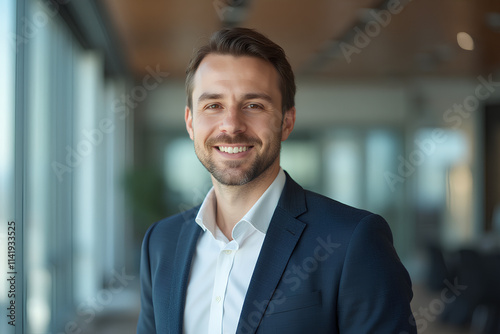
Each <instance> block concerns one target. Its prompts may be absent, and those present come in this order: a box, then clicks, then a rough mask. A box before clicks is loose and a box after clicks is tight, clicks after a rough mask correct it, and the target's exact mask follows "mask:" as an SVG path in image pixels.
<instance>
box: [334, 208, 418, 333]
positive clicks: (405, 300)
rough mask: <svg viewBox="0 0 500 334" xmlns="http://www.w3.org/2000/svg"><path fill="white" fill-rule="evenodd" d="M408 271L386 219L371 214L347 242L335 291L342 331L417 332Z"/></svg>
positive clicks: (361, 222)
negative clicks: (400, 258)
mask: <svg viewBox="0 0 500 334" xmlns="http://www.w3.org/2000/svg"><path fill="white" fill-rule="evenodd" d="M412 297H413V292H412V289H411V280H410V277H409V275H408V272H407V271H406V269H405V268H404V266H403V264H402V263H401V261H400V260H399V257H398V255H397V253H396V251H395V249H394V247H393V243H392V234H391V231H390V229H389V226H388V224H387V223H386V221H385V220H384V219H383V218H382V217H380V216H378V215H374V214H371V215H369V216H367V217H365V218H364V219H363V220H361V221H360V222H359V223H358V225H357V227H356V228H355V230H354V232H353V234H352V237H351V240H350V242H349V245H348V248H347V253H346V257H345V262H344V265H343V269H342V277H341V280H340V287H339V295H338V298H339V300H338V317H339V318H338V321H339V328H340V332H341V333H345V334H364V333H395V334H416V333H417V330H416V326H415V322H414V320H413V316H412V312H411V308H410V301H411V299H412Z"/></svg>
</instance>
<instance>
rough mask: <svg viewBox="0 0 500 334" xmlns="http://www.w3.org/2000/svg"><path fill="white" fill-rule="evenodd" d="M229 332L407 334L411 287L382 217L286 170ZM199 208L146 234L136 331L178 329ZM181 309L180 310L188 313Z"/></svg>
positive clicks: (197, 231)
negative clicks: (312, 187) (308, 185)
mask: <svg viewBox="0 0 500 334" xmlns="http://www.w3.org/2000/svg"><path fill="white" fill-rule="evenodd" d="M286 176H287V180H286V184H285V187H284V189H283V192H282V194H281V197H280V200H279V203H278V205H277V207H276V210H275V212H274V215H273V217H272V219H271V223H270V225H269V229H268V231H267V234H266V237H265V239H264V243H263V245H262V250H261V252H260V255H259V258H258V260H257V264H256V266H255V270H254V273H253V275H252V278H251V281H250V285H249V287H248V291H247V295H246V297H245V301H244V304H243V309H242V311H241V315H240V319H239V323H238V329H237V333H238V334H240V333H241V334H247V333H259V334H268V333H280V334H281V333H286V334H295V333H296V334H304V333H314V334H320V333H343V334H348V333H349V334H364V333H370V334H374V333H381V334H392V333H394V334H408V333H416V332H417V331H416V327H415V326H414V324H415V323H414V319H413V317H412V314H411V309H410V301H411V299H412V295H413V294H412V290H411V281H410V277H409V275H408V273H407V271H406V269H405V268H404V267H403V265H402V264H401V262H400V260H399V258H398V255H397V254H396V251H395V250H394V247H393V244H392V234H391V231H390V229H389V226H388V225H387V223H386V222H385V220H384V219H383V218H382V217H380V216H377V215H375V214H372V213H370V212H368V211H364V210H359V209H355V208H352V207H349V206H347V205H344V204H341V203H339V202H337V201H334V200H332V199H329V198H327V197H324V196H321V195H319V194H316V193H313V192H310V191H306V190H304V189H302V187H300V186H299V185H298V184H297V183H295V182H294V181H293V180H292V179H291V178H290V176H289V175H288V174H287V175H286ZM198 210H199V207H196V208H193V209H191V210H189V211H186V212H183V213H180V214H177V215H175V216H172V217H169V218H166V219H163V220H161V221H159V222H157V223H155V224H153V225H152V226H151V227H150V228H149V230H148V231H147V233H146V235H145V237H144V242H143V246H142V257H141V274H140V277H141V313H140V317H139V322H138V326H137V333H138V334H153V333H162V334H163V333H169V334H180V333H182V331H183V329H182V325H183V318H184V312H185V310H184V305H185V299H186V287H187V284H188V278H189V272H190V268H191V260H192V258H193V254H194V251H195V248H196V243H197V240H198V237H199V236H200V232H201V231H202V229H201V228H200V227H199V226H198V224H196V222H195V220H194V219H195V217H196V214H197V212H198ZM187 312H189V310H187Z"/></svg>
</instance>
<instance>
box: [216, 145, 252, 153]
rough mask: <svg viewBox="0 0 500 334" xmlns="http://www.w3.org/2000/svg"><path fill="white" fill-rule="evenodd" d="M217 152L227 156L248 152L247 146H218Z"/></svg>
mask: <svg viewBox="0 0 500 334" xmlns="http://www.w3.org/2000/svg"><path fill="white" fill-rule="evenodd" d="M219 150H220V151H222V152H226V153H229V154H234V153H240V152H245V151H248V146H239V147H231V146H219Z"/></svg>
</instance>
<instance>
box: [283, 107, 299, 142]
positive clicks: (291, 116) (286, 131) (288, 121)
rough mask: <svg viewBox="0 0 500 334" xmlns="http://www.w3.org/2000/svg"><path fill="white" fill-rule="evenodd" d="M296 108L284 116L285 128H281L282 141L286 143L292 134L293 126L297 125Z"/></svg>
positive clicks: (289, 110) (286, 112)
mask: <svg viewBox="0 0 500 334" xmlns="http://www.w3.org/2000/svg"><path fill="white" fill-rule="evenodd" d="M295 113H296V110H295V107H292V108H290V109H288V110H287V111H285V114H284V115H283V126H282V128H281V141H285V140H286V139H287V138H288V136H289V135H290V133H292V130H293V126H294V125H295Z"/></svg>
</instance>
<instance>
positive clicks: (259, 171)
mask: <svg viewBox="0 0 500 334" xmlns="http://www.w3.org/2000/svg"><path fill="white" fill-rule="evenodd" d="M193 86H194V89H193V93H192V101H193V110H190V109H189V108H188V107H186V114H185V120H186V128H187V130H188V132H189V136H190V137H191V139H192V140H193V141H194V147H195V152H196V155H197V156H198V159H199V160H200V161H201V163H202V164H203V165H204V166H205V168H207V170H208V171H209V172H210V173H211V174H212V176H213V177H214V178H215V179H216V180H217V181H218V182H220V183H221V184H224V185H243V184H246V183H248V182H250V181H252V180H254V179H256V178H257V177H259V176H261V175H264V174H265V173H272V171H277V170H278V169H279V152H280V148H281V141H283V140H286V139H287V138H288V135H289V134H290V132H291V131H292V129H293V125H294V123H295V108H292V109H291V110H289V111H287V112H285V114H284V115H283V113H282V110H281V92H280V89H279V76H278V73H277V71H276V69H275V68H274V67H273V65H272V64H270V63H268V62H266V61H264V60H262V59H259V58H255V57H248V56H240V57H234V56H231V55H218V54H210V55H208V56H206V57H205V58H204V59H203V61H202V62H201V64H200V66H199V67H198V70H197V71H196V74H195V76H194V81H193Z"/></svg>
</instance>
